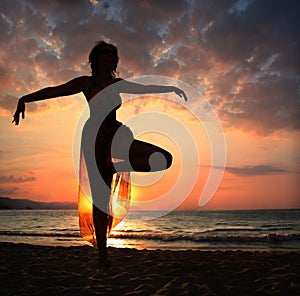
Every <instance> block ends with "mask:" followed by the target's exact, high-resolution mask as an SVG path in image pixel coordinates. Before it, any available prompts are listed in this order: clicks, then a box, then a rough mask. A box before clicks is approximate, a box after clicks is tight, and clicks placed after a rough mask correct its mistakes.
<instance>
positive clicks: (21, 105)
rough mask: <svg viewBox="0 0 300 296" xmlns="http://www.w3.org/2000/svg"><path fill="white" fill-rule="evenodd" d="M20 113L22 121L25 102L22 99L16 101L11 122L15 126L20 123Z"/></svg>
mask: <svg viewBox="0 0 300 296" xmlns="http://www.w3.org/2000/svg"><path fill="white" fill-rule="evenodd" d="M20 113H22V118H23V119H24V118H25V102H24V101H23V100H22V99H20V100H19V101H18V106H17V110H16V112H15V114H14V116H13V118H14V119H13V121H12V122H13V123H15V124H16V125H18V124H19V122H20Z"/></svg>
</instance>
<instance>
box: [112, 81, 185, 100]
mask: <svg viewBox="0 0 300 296" xmlns="http://www.w3.org/2000/svg"><path fill="white" fill-rule="evenodd" d="M118 89H119V91H120V92H121V93H122V92H123V93H131V94H153V93H168V92H175V93H176V94H177V95H178V96H179V97H181V98H183V99H184V100H185V101H187V96H186V94H185V92H184V91H183V90H182V89H180V88H178V87H176V86H169V85H152V84H150V85H144V84H139V83H135V82H131V81H127V80H120V82H119V83H118Z"/></svg>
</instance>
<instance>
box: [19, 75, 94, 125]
mask: <svg viewBox="0 0 300 296" xmlns="http://www.w3.org/2000/svg"><path fill="white" fill-rule="evenodd" d="M88 83H89V77H88V76H81V77H77V78H74V79H72V80H70V81H68V82H66V83H64V84H61V85H57V86H53V87H46V88H43V89H41V90H38V91H36V92H33V93H30V94H28V95H25V96H23V97H21V98H20V99H19V101H18V105H17V109H16V112H15V114H14V116H13V118H14V120H13V122H15V124H16V125H18V124H19V120H20V114H21V113H22V118H23V119H24V118H25V103H29V102H35V101H41V100H46V99H52V98H57V97H62V96H70V95H74V94H76V93H80V92H81V91H83V90H84V89H86V87H87V85H88Z"/></svg>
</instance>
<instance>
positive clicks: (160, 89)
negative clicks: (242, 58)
mask: <svg viewBox="0 0 300 296" xmlns="http://www.w3.org/2000/svg"><path fill="white" fill-rule="evenodd" d="M118 59H119V57H118V50H117V48H116V46H114V45H112V44H109V43H106V42H105V41H99V42H97V43H96V45H95V46H94V47H93V48H92V50H91V52H90V55H89V63H90V66H91V70H92V75H91V76H80V77H77V78H75V79H72V80H71V81H69V82H67V83H64V84H62V85H58V86H54V87H47V88H44V89H41V90H39V91H37V92H34V93H31V94H28V95H25V96H23V97H21V98H20V99H19V101H18V105H17V110H16V112H15V114H14V116H13V117H14V120H13V122H15V124H16V125H18V124H19V118H20V114H22V118H23V119H24V117H25V116H24V115H25V114H24V113H25V103H29V102H34V101H40V100H45V99H50V98H56V97H60V96H69V95H73V94H76V93H80V92H83V94H84V95H85V97H86V100H87V101H88V103H89V107H90V118H89V119H88V120H87V122H86V124H85V126H84V128H83V131H82V154H81V156H82V157H83V159H84V164H85V165H86V171H87V174H88V180H89V187H90V193H91V195H92V201H93V206H92V221H88V222H86V221H85V222H86V223H85V222H84V221H83V220H84V218H83V216H82V217H80V218H82V221H81V227H82V228H84V227H85V229H89V231H91V233H92V235H93V239H88V240H89V241H90V242H91V243H92V244H94V245H95V246H97V248H98V251H99V260H100V263H101V264H102V265H105V266H107V265H108V263H109V262H108V254H107V246H106V245H107V235H108V234H109V232H110V229H111V227H112V225H113V224H112V223H113V222H112V220H113V216H112V215H111V210H110V207H111V199H112V196H114V194H119V195H121V199H123V200H124V199H126V198H127V199H129V197H130V192H129V191H130V186H129V185H130V180H129V178H128V176H127V177H126V175H125V174H124V173H125V172H130V171H139V172H149V171H159V170H165V169H166V168H168V167H170V165H171V163H172V155H171V154H170V153H169V152H167V151H165V150H164V149H162V148H159V147H157V146H154V145H152V144H149V143H146V142H142V141H139V140H135V139H134V138H133V134H132V132H131V130H130V129H129V128H128V127H127V126H125V125H123V124H122V123H121V122H119V121H117V120H116V110H117V109H118V108H119V107H120V106H121V103H122V102H121V97H120V93H133V94H144V93H165V92H175V93H176V94H177V95H179V96H181V97H183V98H184V99H185V100H186V99H187V98H186V95H185V93H184V92H183V91H182V90H180V89H178V88H176V87H174V86H160V85H141V84H137V83H133V82H129V81H126V80H122V79H121V78H116V69H117V65H118ZM92 98H94V99H93V100H92ZM95 130H96V134H95V135H94V136H93V133H95ZM115 138H117V140H116V141H115ZM113 143H114V144H113ZM153 156H155V157H153ZM116 160H117V161H116ZM116 173H117V174H116ZM122 173H123V175H122ZM116 191H118V192H117V193H116ZM112 193H113V194H112ZM124 195H127V197H125V196H124ZM80 220H81V219H80ZM84 224H85V226H84ZM81 230H82V229H81ZM81 233H82V234H84V230H83V231H81Z"/></svg>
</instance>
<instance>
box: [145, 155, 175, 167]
mask: <svg viewBox="0 0 300 296" xmlns="http://www.w3.org/2000/svg"><path fill="white" fill-rule="evenodd" d="M172 161H173V157H172V154H171V153H169V152H167V151H157V152H154V153H152V154H151V155H150V157H149V165H150V167H151V171H160V170H165V169H168V168H169V167H170V166H171V165H172Z"/></svg>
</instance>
